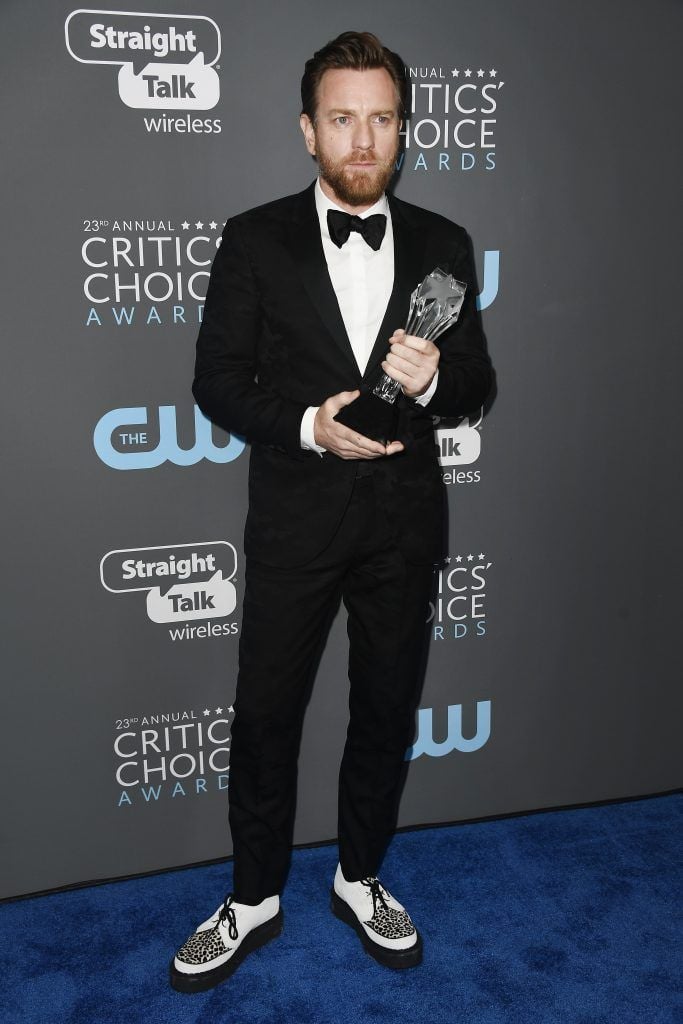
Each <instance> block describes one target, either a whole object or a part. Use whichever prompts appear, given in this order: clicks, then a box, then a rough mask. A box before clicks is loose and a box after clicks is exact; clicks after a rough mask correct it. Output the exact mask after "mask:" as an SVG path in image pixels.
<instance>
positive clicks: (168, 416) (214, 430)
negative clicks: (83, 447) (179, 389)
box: [93, 405, 245, 469]
mask: <svg viewBox="0 0 683 1024" xmlns="http://www.w3.org/2000/svg"><path fill="white" fill-rule="evenodd" d="M193 409H194V439H193V440H192V439H190V437H189V435H188V433H187V432H185V436H187V440H188V442H189V443H188V444H187V445H185V444H181V442H180V440H179V438H178V434H179V430H178V423H177V412H176V407H175V406H174V405H160V406H159V407H158V409H157V410H155V412H154V413H153V414H152V415H151V416H150V415H149V414H148V411H147V409H146V408H145V406H144V405H141V406H132V407H130V408H123V409H111V410H110V411H109V412H106V413H105V414H104V416H102V417H101V419H100V420H98V422H97V424H96V426H95V431H94V434H93V445H94V447H95V451H96V452H97V455H98V456H99V458H100V459H101V461H102V462H104V464H105V466H109V467H110V468H111V469H156V467H157V466H161V465H163V463H165V462H172V463H173V464H174V465H175V466H194V465H196V463H198V462H201V460H202V459H206V460H207V462H216V463H218V464H219V465H225V464H226V463H228V462H232V461H233V460H234V459H236V458H237V457H238V456H239V455H241V454H242V452H243V451H244V449H245V442H244V441H243V440H242V438H241V437H238V436H237V435H236V434H226V433H225V431H223V430H221V429H220V428H219V427H215V426H214V425H213V424H212V423H211V421H210V420H209V419H207V418H206V416H205V415H204V413H203V412H202V411H201V410H200V409H199V407H198V406H196V405H195V406H193ZM214 434H218V435H222V436H223V438H225V440H224V443H223V444H216V442H215V440H214Z"/></svg>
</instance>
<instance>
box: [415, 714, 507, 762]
mask: <svg viewBox="0 0 683 1024" xmlns="http://www.w3.org/2000/svg"><path fill="white" fill-rule="evenodd" d="M490 735H491V701H490V700H478V701H477V728H476V731H475V733H474V736H472V738H471V739H465V737H464V736H463V734H462V704H450V705H449V707H448V732H447V735H446V739H445V740H441V742H438V743H437V742H436V741H435V740H434V726H433V723H432V708H420V710H419V711H418V713H417V739H416V741H415V743H414V744H413V746H412V747H409V748H408V750H407V751H406V756H405V760H406V761H414V760H415V758H416V757H420V755H421V754H426V755H427V756H428V757H444V756H445V755H446V754H450V753H451V752H452V751H454V750H459V751H460V752H461V753H463V754H469V753H471V752H472V751H473V750H480V749H481V747H483V746H484V744H485V743H486V742H487V741H488V739H489V737H490Z"/></svg>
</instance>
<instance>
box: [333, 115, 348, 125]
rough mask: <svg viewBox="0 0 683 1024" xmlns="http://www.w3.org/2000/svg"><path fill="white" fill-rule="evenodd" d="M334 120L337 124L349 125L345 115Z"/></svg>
mask: <svg viewBox="0 0 683 1024" xmlns="http://www.w3.org/2000/svg"><path fill="white" fill-rule="evenodd" d="M335 120H336V122H337V124H348V123H349V119H348V117H346V115H344V114H341V115H340V116H339V117H337V118H336V119H335Z"/></svg>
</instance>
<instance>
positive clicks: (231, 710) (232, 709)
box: [228, 704, 235, 714]
mask: <svg viewBox="0 0 683 1024" xmlns="http://www.w3.org/2000/svg"><path fill="white" fill-rule="evenodd" d="M234 710H235V709H234V707H233V706H232V704H231V705H230V707H229V708H228V712H229V713H230V714H232V713H233V711H234Z"/></svg>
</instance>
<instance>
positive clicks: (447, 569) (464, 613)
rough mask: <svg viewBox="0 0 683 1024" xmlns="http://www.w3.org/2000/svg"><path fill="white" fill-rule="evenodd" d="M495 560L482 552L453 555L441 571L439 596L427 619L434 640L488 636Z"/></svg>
mask: <svg viewBox="0 0 683 1024" xmlns="http://www.w3.org/2000/svg"><path fill="white" fill-rule="evenodd" d="M492 565H493V562H491V561H489V560H487V558H486V555H485V554H484V553H483V552H479V554H478V555H473V554H471V553H470V554H468V555H454V556H453V555H449V556H448V558H447V559H446V562H445V565H444V566H443V568H441V569H438V570H437V585H436V597H435V598H434V600H433V601H430V605H429V616H428V618H427V622H429V624H430V626H431V633H432V639H433V640H461V639H463V638H464V637H483V636H486V628H487V622H486V593H487V583H488V580H489V573H490V569H491V567H492Z"/></svg>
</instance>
